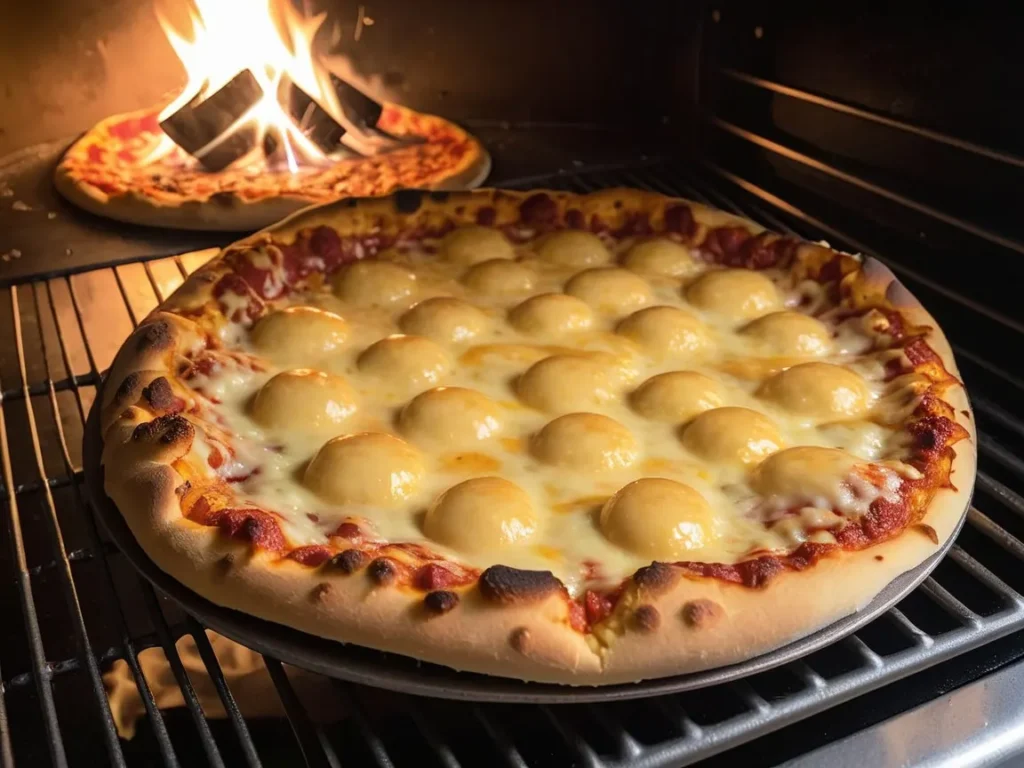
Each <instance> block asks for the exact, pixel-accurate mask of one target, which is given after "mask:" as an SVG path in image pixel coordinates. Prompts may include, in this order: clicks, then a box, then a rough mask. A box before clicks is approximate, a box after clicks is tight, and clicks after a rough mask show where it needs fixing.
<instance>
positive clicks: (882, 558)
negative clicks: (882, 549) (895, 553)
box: [875, 555, 885, 562]
mask: <svg viewBox="0 0 1024 768" xmlns="http://www.w3.org/2000/svg"><path fill="white" fill-rule="evenodd" d="M875 560H877V561H878V562H882V561H883V560H885V558H884V557H882V556H881V555H875Z"/></svg>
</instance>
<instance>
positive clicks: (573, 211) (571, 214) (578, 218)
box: [565, 208, 587, 229]
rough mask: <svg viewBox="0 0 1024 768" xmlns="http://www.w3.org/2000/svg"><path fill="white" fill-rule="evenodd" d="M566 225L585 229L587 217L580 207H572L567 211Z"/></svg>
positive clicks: (571, 227) (570, 227)
mask: <svg viewBox="0 0 1024 768" xmlns="http://www.w3.org/2000/svg"><path fill="white" fill-rule="evenodd" d="M565 225H566V226H567V227H569V229H584V228H585V227H586V226H587V217H586V216H584V215H583V211H581V210H580V209H578V208H570V209H569V210H568V211H566V212H565Z"/></svg>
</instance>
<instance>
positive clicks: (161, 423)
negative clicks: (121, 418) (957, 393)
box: [132, 415, 196, 445]
mask: <svg viewBox="0 0 1024 768" xmlns="http://www.w3.org/2000/svg"><path fill="white" fill-rule="evenodd" d="M195 434H196V430H195V427H193V426H192V422H190V421H189V420H188V419H186V418H184V417H183V416H177V415H173V416H157V417H156V418H155V419H153V420H152V421H146V422H143V423H142V424H139V426H137V427H136V428H135V431H134V432H132V440H136V441H143V440H146V441H152V440H159V441H160V442H161V443H163V444H164V445H174V444H175V443H184V442H189V441H191V440H192V438H193V437H195Z"/></svg>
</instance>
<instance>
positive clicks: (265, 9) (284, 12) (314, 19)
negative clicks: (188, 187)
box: [151, 0, 340, 173]
mask: <svg viewBox="0 0 1024 768" xmlns="http://www.w3.org/2000/svg"><path fill="white" fill-rule="evenodd" d="M192 2H193V7H191V8H189V9H188V15H189V21H190V26H191V29H190V30H189V33H190V34H188V35H185V34H182V33H181V32H180V31H179V29H178V28H177V27H176V26H175V25H174V24H172V23H171V22H170V21H169V20H168V18H167V17H166V16H165V15H164V14H163V13H162V12H161V10H160V8H159V7H158V8H157V19H158V21H159V22H160V26H161V27H162V28H163V30H164V33H165V34H166V35H167V39H168V41H169V42H170V44H171V47H172V48H173V49H174V52H175V53H176V54H177V56H178V58H179V59H180V60H181V63H182V65H183V66H184V67H185V72H186V73H187V75H188V82H187V83H186V85H185V87H184V89H183V90H182V91H181V93H180V94H179V95H178V97H177V98H176V99H174V101H172V102H171V103H170V104H168V105H167V106H166V107H164V109H163V110H162V111H161V112H160V120H164V119H166V118H167V117H169V116H170V115H172V114H174V113H175V112H176V111H178V110H179V109H180V108H181V107H183V106H185V105H186V104H188V103H189V102H191V101H192V100H193V99H195V98H197V97H198V98H199V99H200V100H201V99H203V98H206V97H208V96H210V95H212V94H214V93H216V92H217V91H218V90H219V89H220V88H222V87H223V86H224V85H226V84H227V83H228V82H229V81H230V80H231V79H232V78H233V77H235V75H237V74H238V73H239V72H242V71H244V70H246V69H248V70H249V71H250V72H252V74H253V76H254V77H255V79H256V81H257V82H258V83H259V85H260V87H261V88H262V90H263V98H262V99H261V100H260V101H259V102H258V103H257V104H255V105H254V106H253V107H251V108H250V109H249V110H248V111H247V112H246V113H245V114H244V115H242V116H241V117H240V118H239V119H238V120H237V121H235V123H234V124H233V125H232V126H231V128H229V129H228V131H227V132H225V134H224V135H223V136H221V137H218V139H221V138H224V137H226V136H228V135H230V134H231V133H232V132H234V131H235V130H237V129H238V128H239V127H241V126H242V125H246V124H251V125H255V126H256V128H257V130H258V132H259V138H260V141H262V138H263V136H264V135H265V134H266V133H267V132H268V131H270V130H272V129H273V130H275V131H276V133H277V136H279V137H280V138H281V144H282V145H283V146H282V149H283V152H284V156H285V158H286V162H287V165H288V169H289V170H290V171H291V172H292V173H295V172H297V171H298V170H299V167H300V164H308V163H318V162H324V161H326V159H327V158H326V157H325V155H324V154H323V152H321V151H320V149H319V148H318V147H317V146H316V145H315V144H313V143H312V142H311V141H309V140H308V139H307V138H306V137H305V136H304V135H303V134H302V132H301V131H300V130H299V128H298V126H296V124H295V123H294V122H293V121H292V119H291V118H290V117H289V115H288V114H287V112H286V111H285V110H284V108H283V107H282V106H281V104H280V103H279V102H278V99H277V93H278V87H279V85H280V84H281V82H282V80H283V79H284V78H285V77H288V78H290V79H291V80H292V82H294V83H295V84H296V85H298V86H299V87H300V88H301V89H302V90H304V91H305V92H306V93H307V94H308V95H309V96H311V97H313V98H314V99H316V100H317V101H318V102H319V103H320V104H321V106H322V107H324V109H325V110H327V111H328V112H329V113H330V114H332V115H337V114H338V112H339V111H340V107H339V105H338V101H337V96H336V94H335V93H334V90H333V89H332V88H330V87H328V85H327V84H328V83H329V79H328V75H327V74H326V73H325V72H324V70H323V68H322V67H321V66H320V65H319V63H318V62H317V60H316V58H315V56H314V53H313V42H314V38H315V36H316V33H317V31H318V30H319V29H320V27H321V25H322V24H323V22H324V20H325V18H326V16H327V14H326V13H319V14H316V15H314V16H310V17H303V16H301V15H299V13H298V11H296V10H295V8H294V7H293V6H292V4H291V3H290V2H288V0H283V1H282V2H274V0H192ZM168 142H170V140H169V139H168ZM171 144H172V146H173V142H171ZM151 159H152V158H151Z"/></svg>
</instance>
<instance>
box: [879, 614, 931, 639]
mask: <svg viewBox="0 0 1024 768" xmlns="http://www.w3.org/2000/svg"><path fill="white" fill-rule="evenodd" d="M886 616H888V617H889V618H890V619H892V620H893V621H894V622H895V624H896V626H897V627H898V628H899V630H900V632H902V633H903V635H904V636H905V637H906V638H907V639H908V640H910V641H911V642H913V643H914V645H917V646H921V647H924V648H929V647H931V645H932V643H933V642H934V641H933V640H932V638H931V635H929V634H928V633H926V632H923V631H922V630H921V629H920V628H919V627H918V626H917V625H916V624H914V622H912V621H911V620H910V619H908V618H907V617H906V614H904V613H903V611H901V610H900V609H899V608H890V609H889V610H888V612H887V613H886Z"/></svg>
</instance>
